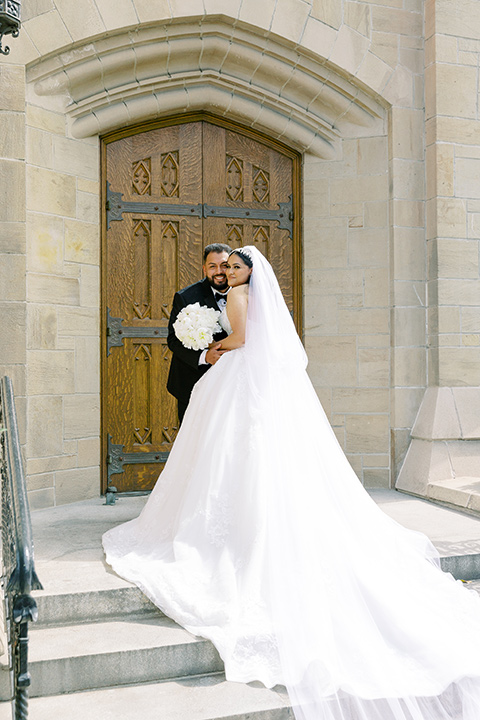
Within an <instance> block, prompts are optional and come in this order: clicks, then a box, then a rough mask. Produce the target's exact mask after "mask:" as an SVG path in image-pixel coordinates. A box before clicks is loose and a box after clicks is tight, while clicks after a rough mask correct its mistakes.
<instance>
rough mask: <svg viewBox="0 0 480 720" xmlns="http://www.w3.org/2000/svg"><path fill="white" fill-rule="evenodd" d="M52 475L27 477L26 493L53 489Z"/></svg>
mask: <svg viewBox="0 0 480 720" xmlns="http://www.w3.org/2000/svg"><path fill="white" fill-rule="evenodd" d="M54 484H55V483H54V476H53V473H44V474H43V475H29V476H28V477H27V491H28V492H30V490H43V489H44V488H53V487H54Z"/></svg>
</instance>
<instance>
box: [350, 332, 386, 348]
mask: <svg viewBox="0 0 480 720" xmlns="http://www.w3.org/2000/svg"><path fill="white" fill-rule="evenodd" d="M357 343H358V347H359V348H362V347H364V348H386V347H390V333H376V334H375V335H358V336H357Z"/></svg>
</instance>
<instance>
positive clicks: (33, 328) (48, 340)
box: [27, 303, 57, 350]
mask: <svg viewBox="0 0 480 720" xmlns="http://www.w3.org/2000/svg"><path fill="white" fill-rule="evenodd" d="M56 342H57V310H56V308H55V307H52V306H51V305H35V304H34V303H29V304H28V309H27V347H28V348H29V349H30V350H54V349H55V348H56Z"/></svg>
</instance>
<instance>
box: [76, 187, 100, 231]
mask: <svg viewBox="0 0 480 720" xmlns="http://www.w3.org/2000/svg"><path fill="white" fill-rule="evenodd" d="M77 219H78V220H82V221H83V222H85V223H96V224H97V225H98V224H99V223H100V202H99V198H98V195H92V194H91V193H84V192H77Z"/></svg>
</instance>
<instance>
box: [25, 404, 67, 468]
mask: <svg viewBox="0 0 480 720" xmlns="http://www.w3.org/2000/svg"><path fill="white" fill-rule="evenodd" d="M27 418H28V423H27V457H28V458H45V457H49V456H51V455H61V454H62V452H63V412H62V398H61V397H60V396H59V395H37V396H33V397H29V398H28V404H27Z"/></svg>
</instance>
